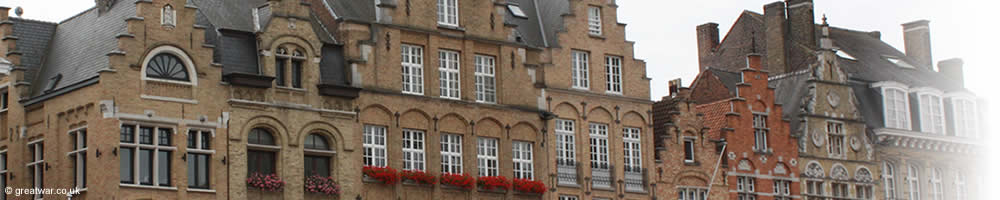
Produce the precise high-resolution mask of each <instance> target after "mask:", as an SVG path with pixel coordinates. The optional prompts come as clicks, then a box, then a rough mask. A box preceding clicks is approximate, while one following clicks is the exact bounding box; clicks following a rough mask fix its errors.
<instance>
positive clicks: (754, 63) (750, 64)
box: [747, 54, 764, 70]
mask: <svg viewBox="0 0 1000 200" xmlns="http://www.w3.org/2000/svg"><path fill="white" fill-rule="evenodd" d="M762 61H763V57H762V56H760V54H750V55H747V68H751V69H756V70H764V66H763V64H764V63H763V62H762Z"/></svg>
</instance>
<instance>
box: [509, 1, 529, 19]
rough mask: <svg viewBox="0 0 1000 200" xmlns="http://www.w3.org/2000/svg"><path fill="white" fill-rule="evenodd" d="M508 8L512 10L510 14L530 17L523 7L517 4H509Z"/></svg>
mask: <svg viewBox="0 0 1000 200" xmlns="http://www.w3.org/2000/svg"><path fill="white" fill-rule="evenodd" d="M507 9H508V10H510V14H513V15H514V16H515V17H520V18H528V15H525V14H524V11H523V10H521V7H520V6H518V5H517V4H507Z"/></svg>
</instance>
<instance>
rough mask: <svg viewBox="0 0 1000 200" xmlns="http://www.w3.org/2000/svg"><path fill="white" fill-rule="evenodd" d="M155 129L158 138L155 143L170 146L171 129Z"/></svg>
mask: <svg viewBox="0 0 1000 200" xmlns="http://www.w3.org/2000/svg"><path fill="white" fill-rule="evenodd" d="M157 130H158V131H159V132H158V133H157V137H158V138H159V141H157V142H156V145H159V146H170V145H171V138H173V130H171V129H166V128H160V129H157Z"/></svg>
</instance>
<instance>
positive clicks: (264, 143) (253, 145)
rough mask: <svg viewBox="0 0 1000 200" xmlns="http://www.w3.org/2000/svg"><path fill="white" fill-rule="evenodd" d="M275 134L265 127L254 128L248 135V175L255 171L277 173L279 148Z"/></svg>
mask: <svg viewBox="0 0 1000 200" xmlns="http://www.w3.org/2000/svg"><path fill="white" fill-rule="evenodd" d="M280 149H281V147H279V146H278V145H277V143H276V142H275V141H274V134H271V131H268V130H267V129H263V128H254V129H253V130H250V134H249V135H247V175H252V174H254V173H260V174H264V175H267V174H275V173H276V172H277V171H276V170H275V168H276V166H275V163H277V161H278V160H277V154H278V150H280Z"/></svg>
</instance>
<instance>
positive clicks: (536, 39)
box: [504, 0, 548, 47]
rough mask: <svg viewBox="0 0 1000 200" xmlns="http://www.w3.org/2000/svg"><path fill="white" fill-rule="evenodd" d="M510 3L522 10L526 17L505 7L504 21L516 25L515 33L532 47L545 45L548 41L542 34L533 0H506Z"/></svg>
mask: <svg viewBox="0 0 1000 200" xmlns="http://www.w3.org/2000/svg"><path fill="white" fill-rule="evenodd" d="M507 2H509V3H511V4H512V5H517V6H518V7H520V8H521V11H523V12H524V15H525V16H527V18H521V17H516V16H514V14H513V13H511V11H510V9H509V8H505V9H504V10H506V11H507V14H506V15H505V17H504V21H505V23H509V24H514V25H516V26H517V28H515V29H516V30H517V34H519V35H520V36H521V40H522V42H523V43H525V44H527V45H530V46H534V47H545V46H547V45H546V44H547V43H548V42H547V41H545V37H544V36H543V35H542V25H541V21H540V20H539V18H538V15H539V13H538V10H537V7H536V5H535V0H508V1H507Z"/></svg>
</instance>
